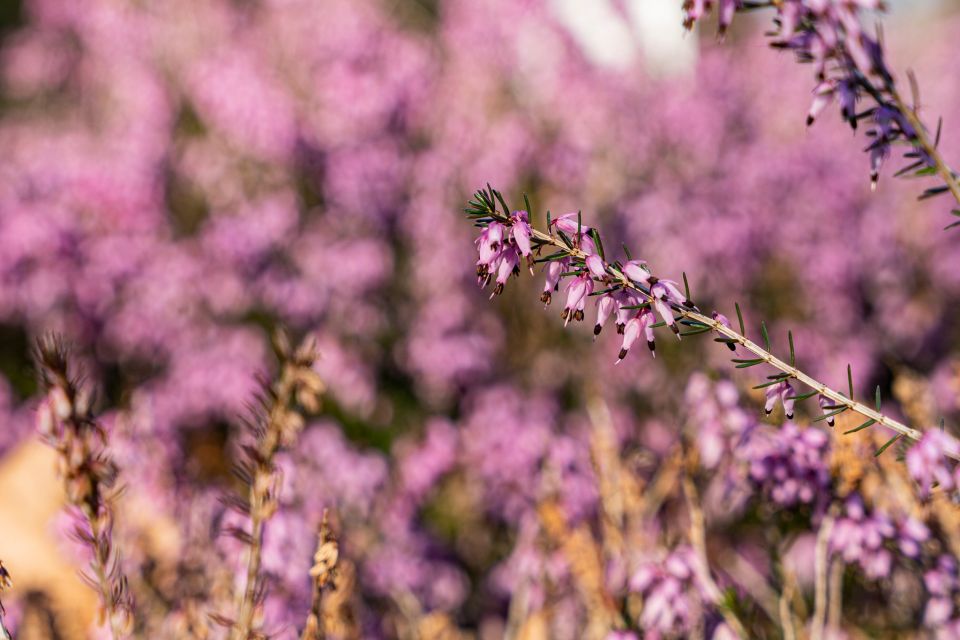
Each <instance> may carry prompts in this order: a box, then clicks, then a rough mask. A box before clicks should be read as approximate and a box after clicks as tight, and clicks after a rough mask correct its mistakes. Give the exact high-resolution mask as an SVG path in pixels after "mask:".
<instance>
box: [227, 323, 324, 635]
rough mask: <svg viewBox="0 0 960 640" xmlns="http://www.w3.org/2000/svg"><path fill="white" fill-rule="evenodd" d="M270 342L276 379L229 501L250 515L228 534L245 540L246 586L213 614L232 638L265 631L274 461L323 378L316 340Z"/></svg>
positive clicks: (279, 335) (275, 499) (267, 387)
mask: <svg viewBox="0 0 960 640" xmlns="http://www.w3.org/2000/svg"><path fill="white" fill-rule="evenodd" d="M273 346H274V349H275V351H276V353H277V357H278V359H279V361H280V368H279V372H278V376H277V378H276V380H274V381H273V382H272V383H265V384H264V391H263V397H262V398H261V400H260V409H259V411H258V412H257V415H256V416H255V419H254V420H252V421H251V422H250V424H249V427H250V428H251V430H252V432H253V434H254V442H253V443H252V444H249V445H247V446H245V447H244V448H243V450H244V454H245V456H246V460H245V461H244V462H243V463H242V464H241V465H239V467H238V468H237V469H236V472H237V475H238V476H240V478H241V479H242V480H243V481H244V482H245V483H246V484H247V486H248V487H249V490H248V495H247V497H246V499H243V498H237V499H235V500H232V501H231V506H232V507H234V508H237V509H239V510H241V511H243V512H244V513H246V514H247V515H249V518H250V530H249V531H233V532H232V533H233V534H234V535H235V536H236V537H237V538H238V539H240V540H241V541H243V542H245V543H246V544H247V545H248V552H247V561H246V579H245V587H244V589H243V590H242V591H241V592H239V593H238V595H237V604H236V611H237V617H236V619H235V620H228V619H225V618H219V617H218V618H217V620H218V622H222V623H226V624H229V625H230V626H231V627H232V633H231V637H232V638H234V639H235V640H250V639H251V638H261V637H265V635H264V634H263V633H262V632H260V631H259V630H258V629H257V625H256V624H255V621H254V617H255V614H256V610H257V606H258V604H259V601H260V599H261V597H262V591H263V589H262V584H261V575H260V566H261V562H262V558H261V554H262V550H263V532H264V528H265V526H266V523H267V521H268V520H269V519H270V518H271V517H272V516H273V515H274V514H275V513H276V511H277V508H278V505H279V490H280V484H281V482H280V481H281V478H280V475H279V473H278V472H277V469H276V466H275V464H274V462H275V459H276V455H277V453H279V452H280V451H281V450H282V449H285V448H288V447H290V446H291V445H292V444H293V443H294V442H296V440H297V437H298V436H299V435H300V432H301V431H302V430H303V426H304V419H303V415H302V414H301V410H305V411H309V412H311V413H313V412H316V411H318V410H319V408H320V395H321V394H322V393H323V391H324V384H323V381H322V380H321V379H320V376H319V375H318V374H317V372H316V371H314V370H313V364H314V362H315V361H316V359H317V350H316V343H315V341H314V340H313V339H312V338H307V339H305V340H304V341H303V342H302V343H301V344H300V346H299V347H297V349H296V350H294V349H292V348H291V345H290V341H289V338H288V337H287V335H286V334H285V333H284V332H282V331H277V332H276V333H275V334H274V338H273Z"/></svg>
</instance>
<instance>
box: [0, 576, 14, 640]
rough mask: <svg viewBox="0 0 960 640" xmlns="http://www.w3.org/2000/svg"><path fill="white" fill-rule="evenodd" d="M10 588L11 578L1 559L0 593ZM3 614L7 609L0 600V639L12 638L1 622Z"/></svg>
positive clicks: (5, 613)
mask: <svg viewBox="0 0 960 640" xmlns="http://www.w3.org/2000/svg"><path fill="white" fill-rule="evenodd" d="M12 588H13V580H12V579H11V578H10V572H9V571H7V568H6V567H4V566H3V561H0V594H3V592H4V591H6V590H7V589H12ZM5 615H7V611H6V609H4V608H3V602H0V640H13V635H12V634H11V633H10V632H9V631H8V630H7V626H6V625H5V624H4V622H3V617H4V616H5Z"/></svg>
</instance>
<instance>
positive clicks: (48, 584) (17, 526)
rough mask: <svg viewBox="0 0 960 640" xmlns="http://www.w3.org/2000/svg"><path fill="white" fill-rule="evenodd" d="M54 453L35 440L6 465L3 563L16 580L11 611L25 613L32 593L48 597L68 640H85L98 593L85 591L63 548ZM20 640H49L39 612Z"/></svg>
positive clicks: (0, 504)
mask: <svg viewBox="0 0 960 640" xmlns="http://www.w3.org/2000/svg"><path fill="white" fill-rule="evenodd" d="M54 468H55V467H54V452H53V451H52V450H51V449H49V448H48V447H46V446H44V445H43V444H41V443H39V442H37V441H35V440H29V441H27V442H25V443H23V444H21V445H20V446H19V447H17V448H16V449H14V450H13V451H11V452H10V453H9V454H8V455H7V456H5V457H4V458H3V459H0V559H2V560H3V563H4V565H5V566H6V567H7V569H8V570H9V571H10V574H11V576H12V577H13V589H12V591H11V592H10V593H9V594H7V595H6V597H5V604H6V605H7V606H8V608H11V609H13V608H19V605H23V604H24V603H25V601H26V597H27V595H28V594H30V593H31V592H42V593H44V594H46V596H47V597H48V598H49V601H50V605H51V609H52V610H53V611H54V612H55V613H56V617H57V623H58V624H57V630H58V631H59V632H60V633H62V634H63V637H65V638H69V639H73V638H82V637H83V634H82V631H81V630H82V629H83V628H85V627H86V626H87V624H88V623H89V622H90V621H91V620H92V618H93V616H94V615H95V613H96V607H97V603H96V599H95V597H94V594H93V592H92V591H91V590H90V589H89V588H88V587H87V586H86V585H84V584H83V583H82V582H81V581H80V578H79V576H78V575H77V567H75V566H74V565H72V564H71V563H70V562H69V561H68V560H67V558H66V557H65V554H64V553H63V551H62V550H61V548H60V545H61V544H62V543H58V541H57V539H56V534H55V532H54V530H53V522H54V518H55V517H56V515H57V513H58V511H59V510H60V508H61V507H62V505H63V498H64V496H63V490H62V488H61V486H60V483H59V481H58V479H57V476H56V474H55V473H54ZM26 613H27V614H28V615H27V616H26V617H25V618H24V623H25V624H24V626H23V627H22V628H21V631H20V632H19V633H18V634H17V640H30V639H31V638H46V637H48V633H47V632H46V631H45V630H44V629H43V626H44V625H42V624H40V623H39V620H35V619H34V618H36V617H37V616H36V612H35V611H32V609H31V607H29V606H28V607H27V608H26Z"/></svg>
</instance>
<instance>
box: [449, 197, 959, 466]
mask: <svg viewBox="0 0 960 640" xmlns="http://www.w3.org/2000/svg"><path fill="white" fill-rule="evenodd" d="M526 206H527V208H528V209H529V203H528V202H527V203H526ZM511 211H512V210H511V209H510V207H509V206H508V205H507V203H506V201H505V200H504V198H503V196H502V195H501V194H500V193H499V192H498V191H496V190H495V189H493V188H491V187H489V186H488V188H487V189H486V190H480V191H477V192H476V194H475V195H474V199H473V200H472V201H470V203H469V206H468V207H467V208H466V209H465V212H466V214H467V216H468V217H469V218H471V219H472V220H473V222H474V224H475V226H477V227H480V228H481V229H482V231H481V234H480V237H479V238H478V239H477V245H478V250H479V256H480V257H479V260H478V262H477V277H478V281H479V284H480V285H481V286H483V287H485V286H487V285H488V284H490V283H491V282H492V281H495V283H496V285H495V287H494V291H493V295H497V294H499V293H500V292H502V291H503V287H504V285H505V284H506V282H507V280H508V279H509V277H510V276H511V275H519V273H520V268H519V264H520V261H521V259H525V260H526V261H527V264H528V266H529V267H530V269H531V271H532V269H533V266H534V265H535V264H544V269H545V272H546V285H545V287H544V292H543V295H542V297H541V300H542V301H543V302H544V303H545V304H547V305H549V304H550V302H551V300H552V294H553V293H554V292H556V291H559V290H560V285H561V284H562V283H563V282H564V281H566V282H567V286H566V293H567V297H566V302H565V305H564V308H563V311H562V312H561V317H562V318H563V319H564V323H565V324H567V323H569V322H570V320H577V321H582V320H583V319H584V318H585V308H586V303H587V301H588V300H589V299H590V298H594V299H595V300H596V307H597V316H596V317H597V320H596V324H595V325H594V334H595V335H596V334H599V333H600V332H601V331H602V329H603V326H604V324H605V323H606V322H607V320H608V319H609V318H610V317H615V318H616V325H617V333H619V334H621V335H622V336H623V343H622V346H621V349H620V353H619V355H618V358H617V363H619V362H621V361H622V360H623V359H624V358H625V357H626V356H627V354H628V353H629V351H630V349H631V348H632V347H633V345H634V343H635V342H636V341H637V340H638V339H639V338H640V336H641V334H643V335H644V337H645V339H646V342H647V346H648V347H649V349H650V351H651V353H653V354H655V353H656V351H655V349H656V342H655V334H654V330H655V329H657V328H659V327H663V326H667V327H669V328H670V330H671V331H672V332H673V334H674V335H675V336H676V338H677V339H678V340H679V339H681V338H682V337H684V336H693V335H698V334H701V333H708V332H713V333H716V334H717V337H716V338H715V341H716V342H720V343H723V344H725V345H727V347H728V348H730V349H731V350H732V351H734V355H737V356H738V357H735V358H733V360H732V362H733V363H734V364H735V365H736V367H737V368H738V369H743V368H749V367H754V366H758V365H768V366H770V367H773V368H774V369H776V370H777V372H776V373H773V374H771V375H768V376H766V381H765V382H762V383H760V384H758V385H756V386H755V387H754V388H755V389H764V390H765V392H766V394H767V403H766V406H765V410H766V412H767V413H770V412H771V411H772V410H773V407H774V405H775V404H776V403H778V402H780V403H782V404H783V407H784V412H785V414H786V415H787V417H788V418H792V417H793V407H794V404H795V403H796V402H800V401H803V400H807V399H810V398H813V397H814V396H819V397H820V398H823V399H825V400H822V401H821V403H820V407H821V409H822V411H823V413H822V415H821V416H819V417H818V418H815V419H814V420H815V421H820V420H830V419H832V418H834V417H835V416H837V415H840V414H842V413H844V412H847V411H851V412H853V413H857V414H859V415H861V416H863V417H864V418H866V421H865V422H863V423H862V424H860V425H859V426H857V427H854V428H853V429H850V430H849V431H846V432H845V433H846V434H849V433H855V432H857V431H861V430H863V429H867V428H869V427H871V426H873V425H875V424H880V425H882V426H885V427H888V428H889V429H892V430H893V431H895V432H896V434H897V435H895V436H894V439H893V440H891V442H890V443H888V444H887V445H884V447H883V449H885V448H886V447H887V446H889V444H891V443H892V442H894V441H895V440H896V439H899V438H901V437H907V438H910V439H912V440H920V438H921V437H922V436H923V432H921V431H919V430H917V429H915V428H913V427H910V426H907V425H905V424H903V423H901V422H899V421H897V420H894V419H893V418H891V417H889V416H887V415H885V414H883V413H881V410H880V409H881V398H880V390H879V388H878V389H877V393H876V397H875V402H874V405H873V406H869V405H867V404H864V403H862V402H859V401H857V400H855V399H854V393H853V375H852V372H851V370H850V368H849V367H848V368H847V381H848V392H847V393H846V394H844V393H841V392H840V391H836V390H834V389H833V388H831V387H829V386H827V385H826V384H824V383H822V382H820V381H818V380H816V379H815V378H813V377H812V376H810V375H808V374H806V373H804V372H803V371H802V370H800V369H799V368H797V366H796V353H795V349H794V344H793V336H792V334H790V335H789V342H790V356H789V362H788V361H785V360H782V359H780V358H778V357H777V356H775V355H773V353H772V347H771V344H770V336H769V333H768V331H767V328H766V325H765V324H762V325H761V333H762V339H763V345H760V344H757V343H756V342H753V341H752V340H750V339H749V338H747V336H746V328H745V325H744V322H743V314H742V312H741V310H740V306H739V305H736V311H737V319H738V324H739V331H738V330H737V329H735V328H734V327H733V325H732V323H731V322H730V321H729V320H728V319H727V317H726V316H724V315H723V314H720V313H718V312H716V311H715V312H713V314H712V315H710V316H707V315H704V314H703V313H701V311H700V310H699V309H698V308H697V306H696V305H695V304H694V303H693V301H692V300H691V295H690V291H689V286H688V284H687V280H686V275H684V278H683V280H684V282H683V285H682V287H683V288H682V289H681V285H680V284H678V283H677V282H675V281H672V280H667V279H664V278H659V277H657V276H655V275H654V274H653V272H652V271H651V269H650V267H649V266H648V265H647V263H646V262H645V261H643V260H639V259H634V258H632V257H631V256H630V255H629V252H627V261H626V262H621V261H619V260H615V261H608V260H607V258H606V254H605V252H604V248H603V243H602V241H601V238H600V235H599V233H598V232H597V230H596V229H594V228H591V227H589V226H586V225H584V224H583V220H582V215H581V214H580V213H572V214H566V215H563V216H560V217H559V218H556V219H553V218H551V216H550V213H549V212H548V213H547V229H548V233H544V232H542V231H539V230H537V229H534V228H533V227H531V226H530V225H529V223H528V219H529V214H528V213H527V211H514V212H511ZM518 236H519V238H520V239H519V240H518ZM528 238H529V244H527V239H528ZM624 249H625V250H626V247H625V248H624ZM551 250H552V252H549V251H551ZM491 297H492V296H491ZM737 347H742V348H743V349H745V350H746V351H748V352H750V354H752V357H750V358H743V357H739V354H737V353H736V349H737ZM794 384H798V385H802V386H803V387H806V388H808V389H809V391H806V392H804V393H798V392H797V391H796V390H795V389H794V386H793V385H794ZM881 452H882V450H881ZM879 453H880V452H878V454H879ZM944 453H945V454H946V455H948V456H950V457H951V458H954V459H960V451H957V450H954V449H950V450H947V451H944Z"/></svg>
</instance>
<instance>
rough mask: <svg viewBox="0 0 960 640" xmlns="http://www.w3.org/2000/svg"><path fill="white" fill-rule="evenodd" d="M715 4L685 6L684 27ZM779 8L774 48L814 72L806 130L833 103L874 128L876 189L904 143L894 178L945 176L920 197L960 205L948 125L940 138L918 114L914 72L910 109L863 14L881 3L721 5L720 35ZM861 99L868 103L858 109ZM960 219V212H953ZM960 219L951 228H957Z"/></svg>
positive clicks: (835, 0)
mask: <svg viewBox="0 0 960 640" xmlns="http://www.w3.org/2000/svg"><path fill="white" fill-rule="evenodd" d="M713 4H714V3H713V1H712V0H685V1H684V3H683V12H684V26H686V27H687V28H688V29H689V28H691V27H692V26H693V24H694V23H695V22H696V21H697V20H699V19H700V18H702V17H703V16H704V15H705V14H706V13H708V12H709V11H710V9H711V7H712V5H713ZM769 7H773V8H775V9H776V16H775V17H774V20H773V23H774V24H773V28H772V29H771V30H770V31H769V32H768V34H767V35H768V36H769V37H770V45H771V46H772V47H774V48H775V49H783V50H789V51H793V52H794V53H795V55H796V58H797V60H798V61H799V62H803V63H810V64H812V65H813V66H814V70H815V77H816V82H817V84H816V86H815V87H814V89H813V102H812V104H811V105H810V109H809V111H808V113H807V125H811V124H813V122H814V120H815V119H816V118H817V116H818V115H819V114H820V113H821V112H822V111H823V110H824V109H825V108H826V107H827V106H829V105H830V104H831V103H832V102H834V101H835V100H836V101H837V102H838V103H839V106H840V114H841V116H842V118H843V120H844V121H846V122H847V123H849V125H850V126H851V127H852V128H853V129H854V130H855V129H856V128H857V125H858V123H859V122H861V121H862V122H867V123H869V124H868V126H869V129H868V130H867V136H868V137H870V138H871V139H872V140H871V142H870V144H868V145H867V147H866V149H865V151H866V152H868V153H869V154H870V184H871V187H872V188H876V185H877V180H878V179H879V175H880V168H881V166H882V165H883V164H884V162H885V161H886V159H887V158H888V157H889V156H890V154H891V149H892V147H893V145H894V144H905V145H906V146H907V147H908V150H907V151H906V152H904V154H903V157H904V158H905V159H906V160H907V161H908V162H907V165H906V166H904V167H902V168H901V169H900V170H898V171H897V172H896V174H895V175H896V176H903V175H912V176H915V177H925V176H939V178H940V180H941V181H942V184H940V185H937V186H934V187H930V188H928V189H926V190H925V191H924V192H923V193H922V194H921V195H920V199H921V200H922V199H926V198H931V197H934V196H937V195H940V194H944V193H948V192H949V193H950V194H951V195H952V196H953V198H954V200H956V202H957V204H958V205H960V182H958V176H957V173H956V172H954V171H953V170H952V169H951V168H950V166H949V165H948V164H947V163H946V161H945V160H944V158H943V156H942V154H941V153H940V151H939V148H938V147H939V144H940V133H941V125H942V120H941V121H939V122H938V123H937V128H936V132H935V133H931V131H930V130H929V129H928V128H927V127H926V126H925V125H924V124H923V121H922V120H921V119H920V116H919V114H918V109H919V104H920V100H919V89H918V84H917V81H916V78H915V76H914V75H913V74H912V73H908V76H909V81H910V89H911V94H912V100H911V102H910V103H908V102H907V101H906V100H905V99H904V97H903V95H902V91H901V89H900V88H899V87H898V85H897V82H896V80H895V78H894V76H893V73H892V72H891V71H890V67H889V65H888V64H887V62H886V60H885V58H884V52H883V39H882V34H881V33H880V32H879V29H878V32H877V34H876V35H873V34H870V33H868V32H867V30H866V29H865V28H864V26H863V19H862V13H863V12H864V11H865V10H868V11H871V10H872V11H883V10H884V9H885V5H884V3H883V2H882V0H784V1H782V2H749V1H745V0H719V1H718V22H719V30H720V34H721V35H722V34H723V33H724V32H725V31H726V29H727V28H728V27H729V26H730V24H731V22H732V21H733V18H734V15H735V14H736V13H737V12H743V11H752V10H756V9H762V8H769ZM861 98H865V99H867V100H868V101H869V102H870V104H869V106H867V107H866V108H859V109H858V103H859V102H860V100H861ZM951 213H952V214H953V215H955V216H960V208H954V209H953V210H952V212H951ZM957 225H960V221H958V222H954V223H952V224H950V225H948V227H947V228H948V229H949V228H950V227H954V226H957Z"/></svg>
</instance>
